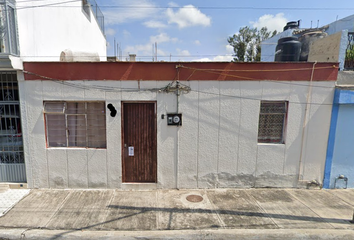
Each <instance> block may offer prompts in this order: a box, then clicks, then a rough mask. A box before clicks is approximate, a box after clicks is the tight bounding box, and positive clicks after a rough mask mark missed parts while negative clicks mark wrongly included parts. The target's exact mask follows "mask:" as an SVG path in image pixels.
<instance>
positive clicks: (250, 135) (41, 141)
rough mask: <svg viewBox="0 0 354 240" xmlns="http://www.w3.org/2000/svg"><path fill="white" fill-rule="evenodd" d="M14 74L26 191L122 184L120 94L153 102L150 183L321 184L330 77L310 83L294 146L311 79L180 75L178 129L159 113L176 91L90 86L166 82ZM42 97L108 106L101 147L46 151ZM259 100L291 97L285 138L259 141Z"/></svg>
mask: <svg viewBox="0 0 354 240" xmlns="http://www.w3.org/2000/svg"><path fill="white" fill-rule="evenodd" d="M19 79H20V94H21V99H22V100H23V101H22V102H21V113H22V118H23V119H24V121H23V122H24V124H23V135H24V142H25V157H26V169H27V176H28V184H29V186H30V187H31V188H121V187H122V182H121V181H122V177H121V176H122V173H121V172H122V169H121V101H156V102H157V151H158V154H157V158H158V159H157V161H158V184H157V185H156V187H158V188H217V187H241V188H245V187H268V186H270V187H296V186H297V184H298V180H299V173H300V180H308V181H310V180H314V179H315V180H317V181H319V182H322V179H323V171H324V163H325V157H326V148H327V139H328V131H329V124H330V115H331V104H332V100H333V91H334V82H316V83H314V85H315V87H313V89H312V93H313V94H312V97H311V98H310V100H311V101H312V103H313V104H312V105H310V108H309V116H308V118H307V120H308V121H307V122H306V126H307V128H305V135H304V139H305V144H304V145H302V132H303V131H302V127H303V123H304V114H305V107H306V104H305V103H306V96H307V91H308V84H309V83H308V82H305V81H304V82H278V81H277V82H272V81H190V82H181V83H183V84H186V85H189V86H190V87H191V89H192V91H191V92H189V93H187V94H182V95H181V96H180V98H179V104H178V107H179V112H180V113H182V114H183V126H181V127H175V126H167V122H166V121H167V120H166V118H165V119H162V118H161V115H162V114H166V113H170V112H176V111H177V97H176V95H175V94H174V93H157V92H150V91H140V92H126V91H119V90H117V91H112V92H104V91H99V90H95V89H93V88H92V85H100V86H110V87H115V88H120V87H122V88H138V87H139V85H140V88H142V89H144V88H148V89H151V88H161V87H164V86H166V85H167V84H168V83H169V82H167V81H141V82H140V83H139V82H138V81H75V82H72V83H74V84H82V85H85V86H86V87H89V88H92V89H91V90H83V89H79V88H73V87H69V86H65V85H62V84H58V83H55V82H52V81H22V80H21V79H23V77H21V76H20V77H19ZM90 86H91V87H90ZM46 100H65V101H73V100H78V101H92V100H100V101H106V103H107V104H108V103H112V104H113V105H114V106H115V107H116V109H117V111H118V114H117V116H116V117H115V118H112V117H110V116H109V112H108V113H107V149H78V148H77V149H68V148H61V149H56V148H46V145H45V130H44V117H43V107H42V106H43V101H46ZM260 100H287V101H289V111H288V122H287V131H286V142H285V144H258V143H257V135H258V118H259V108H260ZM302 146H303V147H302ZM301 149H302V154H301ZM300 159H302V160H301V161H302V164H301V166H300Z"/></svg>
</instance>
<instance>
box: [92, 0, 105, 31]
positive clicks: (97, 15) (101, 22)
mask: <svg viewBox="0 0 354 240" xmlns="http://www.w3.org/2000/svg"><path fill="white" fill-rule="evenodd" d="M88 2H89V3H90V5H91V9H92V11H93V15H94V16H95V18H96V20H97V23H98V26H99V27H100V29H101V31H102V33H103V34H105V33H104V15H103V13H102V12H101V9H100V7H99V6H98V4H97V3H96V1H95V0H88Z"/></svg>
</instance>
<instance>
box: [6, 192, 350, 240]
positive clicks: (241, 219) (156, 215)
mask: <svg viewBox="0 0 354 240" xmlns="http://www.w3.org/2000/svg"><path fill="white" fill-rule="evenodd" d="M191 195H194V196H191ZM187 199H189V200H191V201H192V202H191V201H188V200H187ZM197 200H201V201H200V202H193V201H197ZM353 208H354V190H305V189H301V190H300V189H247V190H238V189H216V190H151V191H122V190H32V191H31V193H30V194H29V195H28V196H26V197H25V198H24V199H22V200H21V201H20V202H19V203H18V204H17V205H16V206H15V207H14V208H13V209H12V210H10V211H9V212H8V213H7V214H6V215H5V216H3V217H1V218H0V228H1V229H0V239H1V238H8V239H16V238H15V237H16V236H17V238H20V237H21V234H22V233H23V234H25V235H26V238H27V239H31V234H32V236H33V238H32V239H36V237H37V239H38V236H48V238H50V237H49V235H50V234H52V235H51V236H52V237H53V236H55V239H75V237H77V236H78V235H77V234H79V235H80V234H81V236H84V235H85V234H86V235H87V236H86V237H85V238H89V237H88V236H96V238H97V236H102V237H104V238H102V239H108V238H109V236H112V239H114V238H115V237H117V236H118V235H119V236H120V237H121V238H122V237H123V235H124V236H125V237H126V239H134V238H133V237H134V236H133V235H134V234H138V235H135V237H137V236H145V237H146V236H150V235H151V234H152V235H151V237H150V238H149V237H148V239H176V238H177V239H178V236H179V234H180V236H181V238H182V239H186V238H195V236H199V235H200V234H201V235H200V236H204V237H203V238H200V239H224V238H228V237H227V236H232V235H237V236H238V237H239V238H240V239H283V238H284V237H290V238H292V239H308V238H311V239H318V238H319V237H321V238H322V239H354V224H351V223H350V222H349V220H352V217H353ZM38 229H40V230H38ZM247 229H248V230H247ZM175 230H179V231H178V232H175ZM190 230H194V231H190ZM112 231H119V232H112ZM124 231H135V232H124ZM139 231H147V232H139ZM128 233H129V234H128ZM36 234H37V235H36ZM95 234H98V235H95ZM139 234H140V235H139ZM171 234H172V235H171ZM176 234H177V235H176ZM183 234H184V235H183ZM225 234H226V235H225ZM289 234H290V235H289ZM183 236H185V237H183ZM188 236H189V237H188ZM242 236H243V237H244V238H242ZM252 236H253V237H255V238H252ZM130 237H131V238H130ZM278 237H279V238H278ZM43 239H47V238H43ZM92 239H94V238H92ZM122 239H123V238H122Z"/></svg>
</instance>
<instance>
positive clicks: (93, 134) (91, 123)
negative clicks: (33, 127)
mask: <svg viewBox="0 0 354 240" xmlns="http://www.w3.org/2000/svg"><path fill="white" fill-rule="evenodd" d="M44 114H45V119H46V133H47V145H48V146H49V147H82V148H106V111H105V103H104V102H44Z"/></svg>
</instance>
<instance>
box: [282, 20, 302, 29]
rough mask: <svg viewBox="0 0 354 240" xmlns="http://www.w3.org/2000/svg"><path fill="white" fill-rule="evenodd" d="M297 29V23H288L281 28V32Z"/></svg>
mask: <svg viewBox="0 0 354 240" xmlns="http://www.w3.org/2000/svg"><path fill="white" fill-rule="evenodd" d="M298 27H299V22H295V21H294V22H288V23H287V24H286V26H285V27H284V28H283V30H284V31H285V30H288V29H293V28H298Z"/></svg>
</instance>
